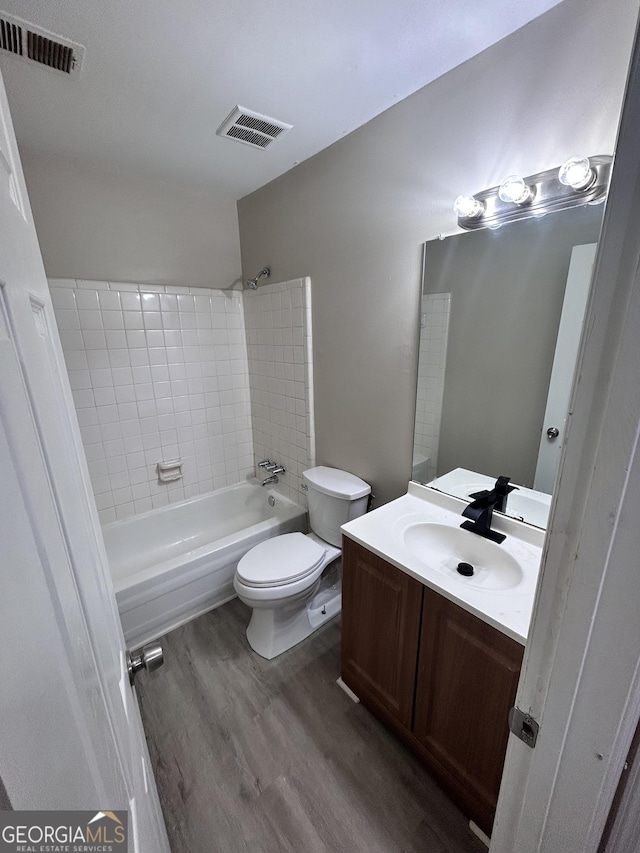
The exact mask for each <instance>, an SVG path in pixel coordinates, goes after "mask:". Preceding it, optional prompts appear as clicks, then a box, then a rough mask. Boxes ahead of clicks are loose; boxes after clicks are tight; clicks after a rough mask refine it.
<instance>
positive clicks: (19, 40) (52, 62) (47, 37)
mask: <svg viewBox="0 0 640 853" xmlns="http://www.w3.org/2000/svg"><path fill="white" fill-rule="evenodd" d="M0 49H1V50H3V51H4V52H5V53H10V54H11V55H12V56H15V57H17V58H18V59H24V60H25V61H26V62H30V63H32V64H34V65H40V66H45V68H50V69H51V70H53V71H59V72H60V73H62V74H66V75H67V76H69V77H77V76H78V74H79V73H80V68H81V66H82V60H83V59H84V47H83V46H82V45H81V44H76V43H75V42H72V41H69V39H65V38H62V37H61V36H57V35H55V33H50V32H49V31H48V30H43V29H42V27H37V26H35V25H34V24H30V23H28V22H27V21H23V20H22V19H21V18H16V17H15V16H14V15H9V14H7V13H6V12H0Z"/></svg>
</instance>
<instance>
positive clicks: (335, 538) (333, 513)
mask: <svg viewBox="0 0 640 853" xmlns="http://www.w3.org/2000/svg"><path fill="white" fill-rule="evenodd" d="M302 479H303V480H304V482H305V483H306V485H307V489H308V491H307V501H308V502H309V524H310V525H311V529H312V530H313V532H314V533H315V534H316V535H317V536H319V537H320V538H321V539H324V541H325V542H329V543H330V544H331V545H335V546H336V547H338V548H340V547H341V545H342V534H341V532H340V527H341V526H342V525H343V524H346V523H347V521H351V519H353V518H358V516H360V515H364V514H365V512H366V511H367V503H368V501H369V494H370V493H371V486H370V485H369V484H368V483H365V481H364V480H361V479H360V477H356V476H355V475H354V474H349V473H348V472H347V471H340V469H338V468H327V467H326V466H324V465H320V466H318V467H317V468H310V469H309V470H308V471H303V472H302Z"/></svg>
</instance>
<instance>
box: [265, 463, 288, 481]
mask: <svg viewBox="0 0 640 853" xmlns="http://www.w3.org/2000/svg"><path fill="white" fill-rule="evenodd" d="M267 470H269V471H271V476H270V477H267V479H266V480H263V481H262V485H263V486H269V485H270V484H271V483H277V482H278V474H286V473H287V472H286V471H285V470H284V468H283V467H282V465H278V466H277V467H276V468H269V469H267Z"/></svg>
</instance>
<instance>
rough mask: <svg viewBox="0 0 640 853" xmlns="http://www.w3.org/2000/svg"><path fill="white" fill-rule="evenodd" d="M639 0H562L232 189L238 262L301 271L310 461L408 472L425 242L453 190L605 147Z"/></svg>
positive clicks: (276, 271)
mask: <svg viewBox="0 0 640 853" xmlns="http://www.w3.org/2000/svg"><path fill="white" fill-rule="evenodd" d="M637 11H638V2H637V0H618V2H616V3H615V4H611V3H610V2H609V0H590V2H589V3H584V0H565V2H564V3H562V4H561V5H559V6H557V7H556V8H554V9H552V10H551V11H550V12H548V13H546V14H545V15H543V16H541V17H540V18H538V19H536V20H535V21H533V22H532V23H531V24H529V25H527V26H526V27H524V28H523V29H522V30H520V31H518V32H516V33H514V34H513V35H512V36H509V37H508V38H506V39H504V40H503V41H502V42H500V43H499V44H497V45H495V46H494V47H492V48H490V49H488V50H487V51H485V52H484V53H482V54H480V55H479V56H477V57H474V58H473V59H471V60H469V61H468V62H466V63H464V64H463V65H461V66H459V67H458V68H456V69H454V70H453V71H451V72H449V73H448V74H445V75H444V76H443V77H441V78H439V79H438V80H436V81H434V82H433V83H431V84H429V85H428V86H426V87H425V88H424V89H421V90H420V91H419V92H417V93H416V94H414V95H412V96H411V97H409V98H407V99H406V100H404V101H402V102H401V103H399V104H397V105H396V106H394V107H392V108H391V109H390V110H388V111H387V112H385V113H383V114H382V115H380V116H378V117H377V118H375V119H374V120H373V121H371V122H369V123H368V124H367V125H365V126H364V127H362V128H360V129H359V130H357V131H355V132H354V133H352V134H350V135H349V136H348V137H345V138H344V139H343V140H340V141H339V142H337V143H336V144H335V145H333V146H331V147H330V148H328V149H326V150H325V151H323V152H321V153H320V154H318V155H316V156H315V157H313V158H311V159H310V160H307V161H305V162H304V163H302V164H301V165H300V166H298V167H296V168H295V169H293V170H292V171H290V172H288V173H287V174H286V175H283V176H282V177H280V178H278V179H277V180H275V181H273V182H272V183H270V184H268V185H267V186H266V187H263V188H262V189H260V190H258V191H257V192H255V193H252V194H251V195H249V196H247V197H245V198H244V199H242V200H241V201H240V202H239V203H238V212H239V223H240V240H241V250H242V267H243V271H244V273H245V274H247V275H249V274H250V275H253V274H254V273H255V271H256V270H258V269H260V268H261V267H262V266H263V265H264V264H269V265H270V266H271V270H272V279H271V280H272V281H274V280H275V281H279V280H287V279H292V278H297V277H299V276H304V275H310V276H311V280H312V292H313V295H312V298H313V323H314V329H313V334H314V376H315V395H316V440H317V445H316V446H317V457H318V463H319V464H329V465H335V466H338V467H343V468H346V469H348V470H350V471H353V472H354V473H356V474H358V475H359V476H361V477H364V478H365V479H367V480H369V481H370V482H372V483H373V485H374V488H375V492H376V495H377V498H378V502H381V501H385V500H389V499H391V498H393V497H395V496H397V495H399V494H401V493H402V492H404V491H405V490H406V484H407V480H408V479H409V476H410V470H411V449H412V443H413V418H414V394H415V383H416V367H417V365H416V360H417V340H418V307H419V292H420V245H421V243H422V242H424V241H425V240H429V239H432V238H434V237H435V236H437V234H438V233H439V232H449V233H450V232H451V231H452V230H454V228H453V226H454V217H453V213H452V210H451V208H452V204H453V200H454V198H455V196H456V195H458V193H460V192H477V191H479V190H481V189H485V188H487V187H490V186H495V185H496V184H498V183H500V181H501V179H502V178H503V177H504V176H505V175H506V174H508V173H511V172H520V173H522V174H533V173H534V172H537V171H539V170H542V169H546V168H551V167H553V166H555V165H559V163H560V162H562V160H564V159H565V158H566V157H568V156H571V155H572V154H574V153H578V152H585V153H587V154H608V153H612V151H613V148H614V144H615V136H616V129H617V124H618V117H619V111H620V106H621V102H622V95H623V89H624V84H625V79H626V73H627V66H628V59H629V54H630V50H631V42H632V37H633V33H634V28H635V23H636V17H637Z"/></svg>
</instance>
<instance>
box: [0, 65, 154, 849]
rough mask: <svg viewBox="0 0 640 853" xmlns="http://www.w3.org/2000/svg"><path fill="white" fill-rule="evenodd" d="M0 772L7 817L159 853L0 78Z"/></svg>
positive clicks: (145, 769) (148, 780) (134, 714)
mask: <svg viewBox="0 0 640 853" xmlns="http://www.w3.org/2000/svg"><path fill="white" fill-rule="evenodd" d="M0 472H1V474H2V479H3V482H2V487H1V488H0V536H1V540H0V541H1V547H0V577H1V578H2V580H1V581H0V583H1V594H0V661H1V663H0V684H1V685H2V690H1V693H0V719H1V720H2V725H1V726H0V755H2V762H1V763H0V773H1V774H2V777H3V779H2V781H3V782H4V785H5V787H6V790H7V794H8V796H9V799H10V801H11V804H12V806H13V808H14V809H47V810H57V809H74V810H78V809H94V810H96V811H97V810H102V811H104V810H120V809H126V810H128V811H129V826H130V832H129V835H130V838H131V841H130V847H129V849H130V850H132V851H136V853H146V852H147V851H148V853H168V850H169V847H168V843H167V838H166V832H165V829H164V823H163V821H162V816H161V812H160V808H159V803H158V799H157V792H156V789H155V783H154V780H153V776H152V774H151V773H150V764H149V757H148V753H147V748H146V744H145V741H144V734H143V731H142V724H141V720H140V715H139V711H138V707H137V703H136V699H135V696H134V694H133V691H132V689H131V688H130V686H129V682H128V678H127V670H126V661H125V648H124V639H123V635H122V631H121V629H120V623H119V620H118V614H117V610H116V604H115V597H114V594H113V590H112V586H111V581H110V578H109V574H108V566H107V562H106V556H105V553H104V546H103V543H102V537H101V534H100V529H99V525H98V522H97V513H96V509H95V505H94V502H93V496H92V493H91V489H90V486H89V479H88V473H87V470H86V463H85V460H84V455H83V452H82V445H81V443H80V436H79V430H78V426H77V423H76V419H75V412H74V409H73V405H72V401H71V392H70V390H69V386H68V382H67V378H66V371H65V368H64V362H63V356H62V350H61V347H60V342H59V339H58V334H57V330H56V326H55V321H54V318H53V311H52V307H51V301H50V299H49V292H48V288H47V282H46V279H45V274H44V269H43V266H42V260H41V257H40V251H39V247H38V242H37V237H36V233H35V229H34V226H33V221H32V218H31V211H30V207H29V202H28V199H27V194H26V189H25V184H24V179H23V176H22V169H21V167H20V162H19V158H18V152H17V148H16V144H15V138H14V135H13V128H12V124H11V119H10V116H9V110H8V105H7V100H6V95H5V91H4V85H3V83H2V79H1V77H0Z"/></svg>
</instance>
